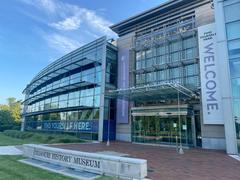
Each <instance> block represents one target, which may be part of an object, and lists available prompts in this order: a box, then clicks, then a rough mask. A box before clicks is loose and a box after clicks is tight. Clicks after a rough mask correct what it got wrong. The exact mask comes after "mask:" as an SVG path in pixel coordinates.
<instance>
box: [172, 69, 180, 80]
mask: <svg viewBox="0 0 240 180" xmlns="http://www.w3.org/2000/svg"><path fill="white" fill-rule="evenodd" d="M180 73H181V71H180V69H179V68H173V69H171V76H172V78H178V77H181V74H180Z"/></svg>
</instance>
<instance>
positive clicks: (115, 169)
mask: <svg viewBox="0 0 240 180" xmlns="http://www.w3.org/2000/svg"><path fill="white" fill-rule="evenodd" d="M23 153H24V155H25V156H27V157H29V158H32V159H36V160H40V161H44V162H48V163H52V164H57V165H60V166H63V167H68V168H74V169H78V170H85V171H88V172H93V173H96V174H102V175H103V174H104V175H110V176H115V177H120V178H124V179H129V178H130V179H134V178H135V179H144V178H145V177H146V176H147V161H146V160H144V159H135V158H126V157H119V156H110V155H103V154H99V153H87V152H81V151H72V150H65V149H59V148H53V147H48V146H43V145H34V144H27V145H24V146H23Z"/></svg>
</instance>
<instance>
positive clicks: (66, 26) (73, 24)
mask: <svg viewBox="0 0 240 180" xmlns="http://www.w3.org/2000/svg"><path fill="white" fill-rule="evenodd" d="M81 22H82V21H81V19H80V18H78V17H77V16H72V17H68V18H66V19H64V20H62V21H59V22H56V23H50V24H49V25H50V26H52V27H54V28H56V29H58V30H77V29H78V28H79V27H80V24H81Z"/></svg>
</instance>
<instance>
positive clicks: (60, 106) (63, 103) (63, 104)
mask: <svg viewBox="0 0 240 180" xmlns="http://www.w3.org/2000/svg"><path fill="white" fill-rule="evenodd" d="M67 104H68V103H67V101H59V108H66V107H67Z"/></svg>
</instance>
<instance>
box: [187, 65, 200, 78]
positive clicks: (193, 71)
mask: <svg viewBox="0 0 240 180" xmlns="http://www.w3.org/2000/svg"><path fill="white" fill-rule="evenodd" d="M197 67H198V66H197V65H196V64H192V65H188V66H186V67H185V73H186V76H192V75H196V74H197V72H198V68H197Z"/></svg>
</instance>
